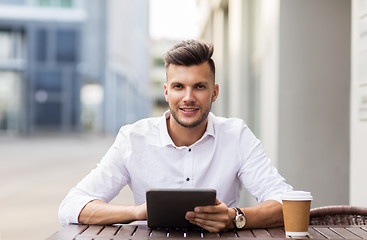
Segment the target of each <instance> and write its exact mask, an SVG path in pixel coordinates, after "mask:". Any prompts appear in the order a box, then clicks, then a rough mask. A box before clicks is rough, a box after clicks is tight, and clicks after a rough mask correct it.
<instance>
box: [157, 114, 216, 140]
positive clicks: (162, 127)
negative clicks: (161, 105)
mask: <svg viewBox="0 0 367 240" xmlns="http://www.w3.org/2000/svg"><path fill="white" fill-rule="evenodd" d="M170 117H171V113H170V111H169V110H167V111H166V112H165V113H164V114H163V116H162V118H161V121H160V123H159V131H160V138H161V144H162V147H165V146H168V145H172V146H175V144H174V142H173V141H172V139H171V137H170V136H169V134H168V129H167V121H166V120H167V119H169V118H170ZM214 117H215V116H214V114H213V113H211V112H210V113H209V114H208V124H207V126H206V130H205V133H204V135H203V136H202V137H201V138H200V140H198V141H201V140H202V139H204V138H205V137H206V136H212V137H215V135H214ZM194 144H195V143H194Z"/></svg>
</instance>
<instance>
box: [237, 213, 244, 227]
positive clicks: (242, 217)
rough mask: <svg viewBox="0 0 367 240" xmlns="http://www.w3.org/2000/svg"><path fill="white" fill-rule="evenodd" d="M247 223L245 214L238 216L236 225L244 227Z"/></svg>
mask: <svg viewBox="0 0 367 240" xmlns="http://www.w3.org/2000/svg"><path fill="white" fill-rule="evenodd" d="M245 225H246V218H245V216H243V215H239V216H236V227H237V228H243V227H244V226H245Z"/></svg>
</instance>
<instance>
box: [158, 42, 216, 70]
mask: <svg viewBox="0 0 367 240" xmlns="http://www.w3.org/2000/svg"><path fill="white" fill-rule="evenodd" d="M213 52H214V47H213V45H212V44H206V43H203V42H199V41H197V40H187V41H182V42H180V43H178V44H176V45H175V46H174V47H173V48H171V49H170V50H169V51H168V52H167V53H166V54H165V55H164V56H163V59H164V63H165V67H166V69H167V68H168V67H169V65H170V64H175V65H183V66H192V65H199V64H202V63H204V62H208V63H209V66H210V70H211V71H212V73H213V76H215V64H214V61H213V59H212V55H213Z"/></svg>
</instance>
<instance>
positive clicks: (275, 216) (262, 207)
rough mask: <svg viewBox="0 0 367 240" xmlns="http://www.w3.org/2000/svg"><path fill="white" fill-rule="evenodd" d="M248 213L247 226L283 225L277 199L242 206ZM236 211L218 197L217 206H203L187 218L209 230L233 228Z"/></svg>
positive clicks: (187, 215) (246, 213)
mask: <svg viewBox="0 0 367 240" xmlns="http://www.w3.org/2000/svg"><path fill="white" fill-rule="evenodd" d="M241 209H242V211H243V212H244V213H245V215H246V226H245V228H264V227H276V226H282V225H283V210H282V205H281V204H280V203H279V202H277V201H275V200H268V201H264V202H262V203H259V204H258V205H256V206H254V207H248V208H241ZM235 215H236V213H235V211H234V209H232V208H228V207H227V206H226V205H225V204H224V203H222V202H220V201H219V200H218V199H217V202H216V205H215V206H203V207H197V208H195V209H194V212H188V213H187V214H186V219H187V220H189V221H190V222H191V223H193V224H196V225H198V226H200V227H202V228H204V229H206V230H208V231H209V232H220V231H223V230H225V229H232V228H233V227H234V226H233V219H234V217H235Z"/></svg>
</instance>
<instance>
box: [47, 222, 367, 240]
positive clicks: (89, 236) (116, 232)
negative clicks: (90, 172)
mask: <svg viewBox="0 0 367 240" xmlns="http://www.w3.org/2000/svg"><path fill="white" fill-rule="evenodd" d="M308 232H309V234H310V236H309V237H308V238H313V239H367V225H360V226H310V227H309V230H308ZM163 238H175V239H186V240H187V239H189V238H193V239H198V238H205V239H218V238H226V239H231V240H233V239H247V238H259V239H263V240H266V239H285V232H284V229H283V228H282V227H277V228H266V229H251V230H241V231H228V232H224V233H219V234H215V233H209V232H206V231H200V230H187V231H184V230H174V229H167V230H165V229H159V230H156V229H155V230H151V229H149V228H148V227H147V226H146V225H143V224H121V225H112V226H96V225H90V226H88V225H67V226H64V227H63V228H62V229H61V230H59V231H58V232H56V233H55V234H54V235H52V236H51V237H50V238H49V240H74V239H75V240H119V239H121V240H122V239H131V240H134V239H141V240H143V239H152V240H156V239H163Z"/></svg>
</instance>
